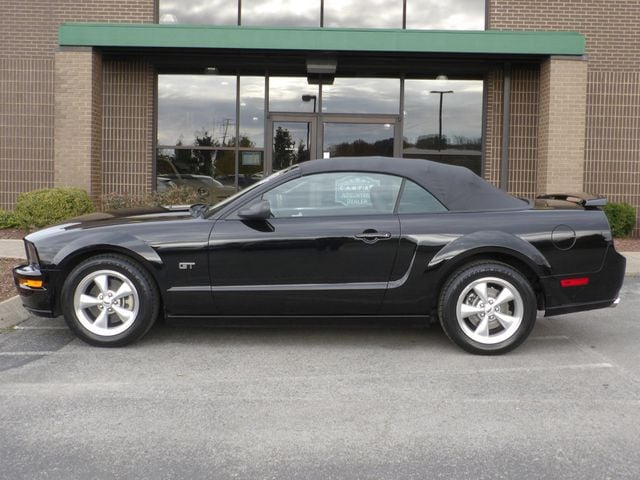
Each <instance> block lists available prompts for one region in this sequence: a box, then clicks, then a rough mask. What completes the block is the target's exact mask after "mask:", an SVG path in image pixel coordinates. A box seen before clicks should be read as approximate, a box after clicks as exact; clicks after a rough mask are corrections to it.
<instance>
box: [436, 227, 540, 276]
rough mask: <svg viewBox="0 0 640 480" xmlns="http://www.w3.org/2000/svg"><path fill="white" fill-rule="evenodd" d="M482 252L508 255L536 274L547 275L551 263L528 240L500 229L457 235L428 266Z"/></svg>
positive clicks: (439, 264)
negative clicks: (527, 266)
mask: <svg viewBox="0 0 640 480" xmlns="http://www.w3.org/2000/svg"><path fill="white" fill-rule="evenodd" d="M482 253H501V254H505V255H510V256H512V257H515V258H517V259H518V260H520V261H522V262H524V263H525V264H527V265H529V267H531V269H532V270H533V271H534V272H536V273H537V274H538V275H541V276H544V275H549V273H550V272H551V265H549V262H548V261H547V259H546V258H545V257H544V255H542V253H540V251H539V250H538V249H537V248H536V247H534V246H533V245H531V244H530V243H529V242H527V241H525V240H523V239H521V238H520V237H517V236H516V235H513V234H511V233H506V232H502V231H494V230H488V231H480V232H474V233H470V234H468V235H464V236H462V237H458V238H457V239H455V240H454V241H452V242H451V243H449V244H447V245H446V246H445V247H443V248H442V249H441V250H440V251H439V252H438V253H436V254H435V255H434V256H433V258H432V259H431V260H430V261H429V264H428V266H429V268H436V267H439V266H441V265H443V264H444V263H445V262H447V261H449V260H451V259H453V258H462V257H467V256H471V255H475V254H482Z"/></svg>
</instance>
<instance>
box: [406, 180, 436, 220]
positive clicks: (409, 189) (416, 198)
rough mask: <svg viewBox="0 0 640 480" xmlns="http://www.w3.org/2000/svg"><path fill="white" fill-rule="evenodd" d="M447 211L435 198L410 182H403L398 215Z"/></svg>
mask: <svg viewBox="0 0 640 480" xmlns="http://www.w3.org/2000/svg"><path fill="white" fill-rule="evenodd" d="M446 211H447V209H446V208H445V207H444V205H442V204H441V203H440V202H439V201H438V199H436V197H434V196H433V195H431V194H430V193H429V192H427V191H426V190H425V189H424V188H422V187H421V186H420V185H417V184H415V183H413V182H412V181H411V180H405V184H404V189H403V191H402V195H401V196H400V203H399V204H398V213H433V212H446Z"/></svg>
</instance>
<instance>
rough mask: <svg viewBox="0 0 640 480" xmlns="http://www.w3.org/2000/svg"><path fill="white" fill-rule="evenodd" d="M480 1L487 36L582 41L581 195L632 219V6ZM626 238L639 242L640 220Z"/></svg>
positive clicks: (583, 0) (636, 75) (635, 168)
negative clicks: (540, 34)
mask: <svg viewBox="0 0 640 480" xmlns="http://www.w3.org/2000/svg"><path fill="white" fill-rule="evenodd" d="M487 1H488V5H489V15H488V18H487V25H488V27H487V28H491V29H497V30H572V31H578V32H580V33H582V34H583V35H584V36H585V38H586V53H587V58H588V70H587V100H586V103H587V108H586V110H587V111H586V128H585V130H586V135H585V143H584V155H585V164H584V165H585V166H584V178H583V187H584V190H586V191H590V192H593V193H599V194H603V195H606V196H607V197H608V198H610V199H611V200H612V201H626V202H629V203H631V204H632V205H634V206H635V207H636V210H637V211H638V212H639V213H640V133H639V132H640V91H639V87H638V85H639V84H640V83H639V82H640V55H638V52H640V30H639V28H638V25H640V2H638V1H623V0H616V1H610V0H538V1H533V0H487ZM639 217H640V215H639ZM634 234H635V235H640V218H638V222H637V227H636V230H635V232H634Z"/></svg>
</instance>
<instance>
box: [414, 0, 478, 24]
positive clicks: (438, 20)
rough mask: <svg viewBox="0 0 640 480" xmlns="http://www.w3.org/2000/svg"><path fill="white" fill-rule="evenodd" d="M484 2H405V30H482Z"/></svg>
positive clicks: (453, 0)
mask: <svg viewBox="0 0 640 480" xmlns="http://www.w3.org/2000/svg"><path fill="white" fill-rule="evenodd" d="M484 15H485V3H484V0H449V1H444V0H407V28H408V29H412V28H414V29H434V30H484Z"/></svg>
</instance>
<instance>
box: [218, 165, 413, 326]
mask: <svg viewBox="0 0 640 480" xmlns="http://www.w3.org/2000/svg"><path fill="white" fill-rule="evenodd" d="M400 184H401V179H400V178H398V177H394V176H391V175H381V174H372V173H363V172H332V173H318V174H314V175H308V176H302V177H298V178H295V179H292V180H290V181H288V182H286V183H284V184H281V185H278V186H276V187H274V188H273V189H272V190H270V191H268V192H266V193H264V194H263V195H261V196H260V197H259V198H256V199H255V201H256V202H259V201H262V200H268V201H269V203H270V206H271V213H272V218H269V219H267V220H243V219H242V218H240V217H239V216H238V215H237V212H234V213H232V214H230V215H228V216H227V217H226V218H224V219H221V220H218V221H217V222H216V224H215V226H214V228H213V231H212V234H211V238H210V242H209V252H210V253H209V254H210V258H209V265H210V275H211V279H212V291H213V296H214V304H215V305H216V309H217V311H218V312H220V313H221V314H223V315H333V314H350V315H371V314H375V313H377V312H378V311H379V309H380V306H381V303H382V299H383V297H384V292H385V290H386V288H387V282H388V280H389V275H390V274H391V271H392V269H393V263H394V261H395V256H396V252H397V248H398V242H399V235H400V224H399V220H398V216H397V215H395V214H394V213H393V212H394V206H395V201H396V198H397V195H398V191H399V189H400Z"/></svg>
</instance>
